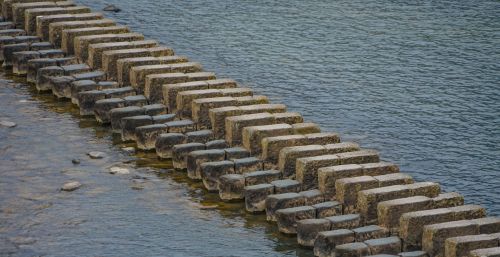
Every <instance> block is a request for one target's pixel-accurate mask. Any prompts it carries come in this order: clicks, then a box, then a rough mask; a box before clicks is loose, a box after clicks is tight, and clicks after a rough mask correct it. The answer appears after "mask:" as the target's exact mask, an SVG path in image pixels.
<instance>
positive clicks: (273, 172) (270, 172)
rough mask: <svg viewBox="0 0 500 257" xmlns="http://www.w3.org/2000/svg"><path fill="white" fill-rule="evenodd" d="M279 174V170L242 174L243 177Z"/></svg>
mask: <svg viewBox="0 0 500 257" xmlns="http://www.w3.org/2000/svg"><path fill="white" fill-rule="evenodd" d="M278 174H281V172H280V171H279V170H258V171H253V172H248V173H245V174H243V175H244V176H245V177H260V176H265V175H278Z"/></svg>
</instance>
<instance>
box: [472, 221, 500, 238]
mask: <svg viewBox="0 0 500 257" xmlns="http://www.w3.org/2000/svg"><path fill="white" fill-rule="evenodd" d="M474 222H476V224H477V225H478V226H479V233H480V234H492V233H498V232H500V218H498V217H486V218H480V219H475V220H474ZM496 236H497V237H499V239H500V234H497V235H496Z"/></svg>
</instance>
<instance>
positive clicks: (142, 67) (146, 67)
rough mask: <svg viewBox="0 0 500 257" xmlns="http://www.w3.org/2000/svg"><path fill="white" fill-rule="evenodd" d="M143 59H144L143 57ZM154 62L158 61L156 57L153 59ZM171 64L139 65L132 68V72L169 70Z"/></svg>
mask: <svg viewBox="0 0 500 257" xmlns="http://www.w3.org/2000/svg"><path fill="white" fill-rule="evenodd" d="M143 58H144V57H143ZM153 58H154V60H158V58H157V57H153ZM172 65H173V64H168V63H165V64H148V65H140V66H135V67H133V68H132V71H142V70H155V69H171V68H172Z"/></svg>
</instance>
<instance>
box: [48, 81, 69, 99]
mask: <svg viewBox="0 0 500 257" xmlns="http://www.w3.org/2000/svg"><path fill="white" fill-rule="evenodd" d="M49 81H50V84H51V86H52V93H53V94H54V95H55V96H57V98H71V83H73V81H75V78H74V77H73V76H60V77H52V78H50V79H49Z"/></svg>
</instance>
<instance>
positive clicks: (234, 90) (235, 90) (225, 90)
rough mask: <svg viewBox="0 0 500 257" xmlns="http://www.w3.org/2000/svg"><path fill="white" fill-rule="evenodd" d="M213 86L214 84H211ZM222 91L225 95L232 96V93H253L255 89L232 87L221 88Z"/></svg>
mask: <svg viewBox="0 0 500 257" xmlns="http://www.w3.org/2000/svg"><path fill="white" fill-rule="evenodd" d="M221 84H222V83H221ZM211 85H213V84H210V83H209V86H211ZM220 91H221V92H222V93H224V94H231V93H241V92H253V89H251V88H248V87H232V88H221V89H220Z"/></svg>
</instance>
